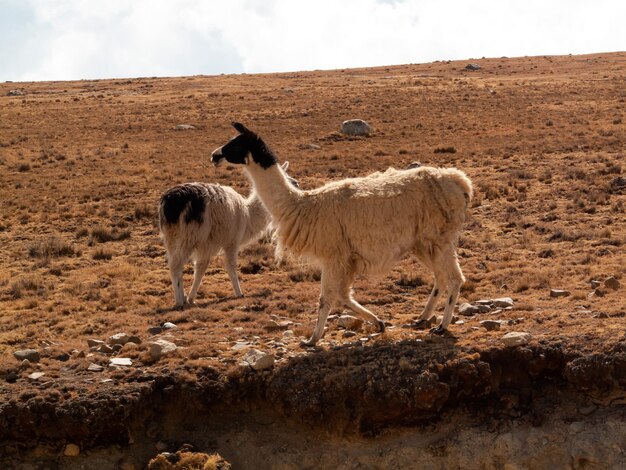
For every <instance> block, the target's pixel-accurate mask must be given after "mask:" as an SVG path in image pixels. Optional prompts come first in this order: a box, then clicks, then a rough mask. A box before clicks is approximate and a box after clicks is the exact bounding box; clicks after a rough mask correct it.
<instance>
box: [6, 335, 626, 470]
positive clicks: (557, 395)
mask: <svg viewBox="0 0 626 470" xmlns="http://www.w3.org/2000/svg"><path fill="white" fill-rule="evenodd" d="M453 342H454V339H452V338H447V339H446V338H444V339H440V338H435V339H433V340H432V341H418V342H416V341H404V342H400V343H388V344H386V343H379V344H375V345H373V346H370V347H363V346H356V345H354V346H352V345H347V346H343V347H338V348H336V349H335V350H330V351H322V352H313V353H311V354H309V355H305V356H301V357H299V358H297V359H294V360H292V361H291V362H290V363H289V364H288V365H287V366H284V367H281V368H279V369H277V370H274V371H272V372H267V373H254V372H251V371H246V370H245V369H233V370H231V371H230V374H228V375H223V374H219V373H217V371H215V370H211V369H206V370H204V371H203V372H201V373H199V374H198V375H197V377H195V378H194V377H191V376H190V375H189V374H188V373H184V372H183V371H182V370H173V371H170V372H169V373H165V372H166V371H155V373H154V374H153V375H152V374H143V375H136V376H133V375H132V374H129V376H128V377H126V380H124V381H120V382H119V383H117V384H110V385H108V386H107V384H103V385H102V387H100V389H99V390H98V391H97V392H96V393H91V394H88V395H87V394H85V395H81V392H80V386H76V387H75V389H74V391H75V396H73V397H72V399H71V400H64V399H63V398H59V399H58V400H57V401H56V402H53V401H52V400H51V399H50V397H54V396H57V395H59V396H60V395H61V393H62V390H56V387H57V385H54V386H52V387H50V388H49V389H47V390H43V391H40V394H38V395H36V396H32V397H29V396H28V395H27V394H22V396H20V397H19V399H13V400H10V401H8V402H6V403H3V404H2V405H0V430H1V431H0V432H1V436H0V437H1V442H2V446H3V447H2V454H3V459H2V463H3V464H4V465H5V466H8V467H9V468H11V467H16V466H17V468H20V467H19V465H22V464H23V465H26V464H27V463H28V464H29V465H30V464H33V463H34V462H46V464H47V465H52V467H50V468H54V465H61V467H62V468H66V467H67V468H81V467H80V466H81V465H84V466H85V467H83V468H90V466H91V465H94V464H95V463H94V462H100V463H98V464H97V465H98V468H116V467H117V466H118V465H121V464H122V463H128V464H130V463H132V464H134V465H135V467H136V468H140V467H142V466H143V465H145V464H146V462H147V461H148V460H149V458H150V457H153V456H154V455H155V454H156V453H157V448H159V449H160V450H170V451H175V450H177V449H178V447H179V446H180V445H182V444H184V443H188V444H192V445H193V446H194V448H196V449H198V450H200V451H203V452H219V453H220V454H221V455H223V456H224V457H225V458H226V459H228V460H229V461H230V462H231V463H233V464H234V465H235V466H236V468H261V467H259V465H260V464H261V463H263V462H265V463H264V464H263V465H262V467H264V468H335V467H337V468H397V467H402V466H407V465H409V464H412V463H415V462H419V463H420V465H419V468H449V467H450V466H453V467H454V466H460V467H462V468H470V467H468V465H470V463H471V462H474V463H476V464H477V466H484V467H486V468H502V466H503V465H504V464H505V463H512V464H516V465H520V467H519V468H548V467H550V466H551V465H555V464H556V465H564V464H567V465H570V466H571V467H572V468H619V467H620V465H622V464H624V463H625V462H626V455H625V454H624V449H626V427H625V426H624V425H623V422H624V417H625V409H624V406H623V404H624V395H625V393H624V389H625V386H626V341H625V340H624V338H622V339H621V340H620V341H617V342H616V343H615V344H613V345H611V346H608V347H607V348H606V349H605V350H604V351H603V352H597V353H593V354H589V355H584V354H580V353H576V352H574V351H572V350H569V349H568V347H567V345H566V344H550V345H539V346H533V347H516V348H496V349H490V350H486V351H482V352H478V351H473V350H469V349H468V350H464V349H462V348H461V349H455V348H454V347H453ZM75 385H78V382H76V383H75ZM58 386H60V387H61V389H62V388H63V385H62V383H61V384H59V385H58ZM66 386H67V384H66ZM67 443H73V444H76V445H78V446H79V447H80V448H81V456H80V457H77V458H69V457H63V456H62V453H63V449H64V446H65V445H66V444H67ZM103 447H104V448H106V450H105V451H104V450H102V448H103ZM98 459H100V460H98ZM320 459H321V460H320ZM20 462H21V464H20ZM90 462H91V464H90ZM478 463H479V465H478ZM18 464H19V465H18ZM318 465H321V466H318ZM586 465H587V466H586ZM588 465H591V467H589V466H588ZM107 466H108V467H107ZM22 468H32V467H28V466H23V467H22ZM511 468H513V467H511Z"/></svg>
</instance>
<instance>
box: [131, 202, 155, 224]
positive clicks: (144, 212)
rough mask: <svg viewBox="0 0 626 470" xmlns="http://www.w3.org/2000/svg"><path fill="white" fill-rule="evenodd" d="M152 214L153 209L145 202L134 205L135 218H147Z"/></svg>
mask: <svg viewBox="0 0 626 470" xmlns="http://www.w3.org/2000/svg"><path fill="white" fill-rule="evenodd" d="M153 214H154V210H153V209H152V208H151V207H150V206H148V205H147V204H145V205H143V206H141V207H135V214H134V215H135V220H141V219H149V218H150V217H152V215H153Z"/></svg>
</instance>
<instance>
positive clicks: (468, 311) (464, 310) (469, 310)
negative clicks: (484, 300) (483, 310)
mask: <svg viewBox="0 0 626 470" xmlns="http://www.w3.org/2000/svg"><path fill="white" fill-rule="evenodd" d="M478 312H479V310H478V307H475V306H473V305H472V304H468V303H467V302H466V303H463V304H461V305H459V315H464V316H466V317H471V316H472V315H475V314H477V313H478Z"/></svg>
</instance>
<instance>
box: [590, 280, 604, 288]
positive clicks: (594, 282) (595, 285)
mask: <svg viewBox="0 0 626 470" xmlns="http://www.w3.org/2000/svg"><path fill="white" fill-rule="evenodd" d="M600 284H602V283H601V282H600V281H596V280H593V281H591V288H592V289H595V288H596V287H600Z"/></svg>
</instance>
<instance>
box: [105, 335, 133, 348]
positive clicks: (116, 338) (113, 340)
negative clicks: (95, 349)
mask: <svg viewBox="0 0 626 470" xmlns="http://www.w3.org/2000/svg"><path fill="white" fill-rule="evenodd" d="M129 339H130V336H128V335H127V334H126V333H117V334H114V335H113V336H109V344H120V345H122V346H124V345H125V344H126V343H128V340H129Z"/></svg>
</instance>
